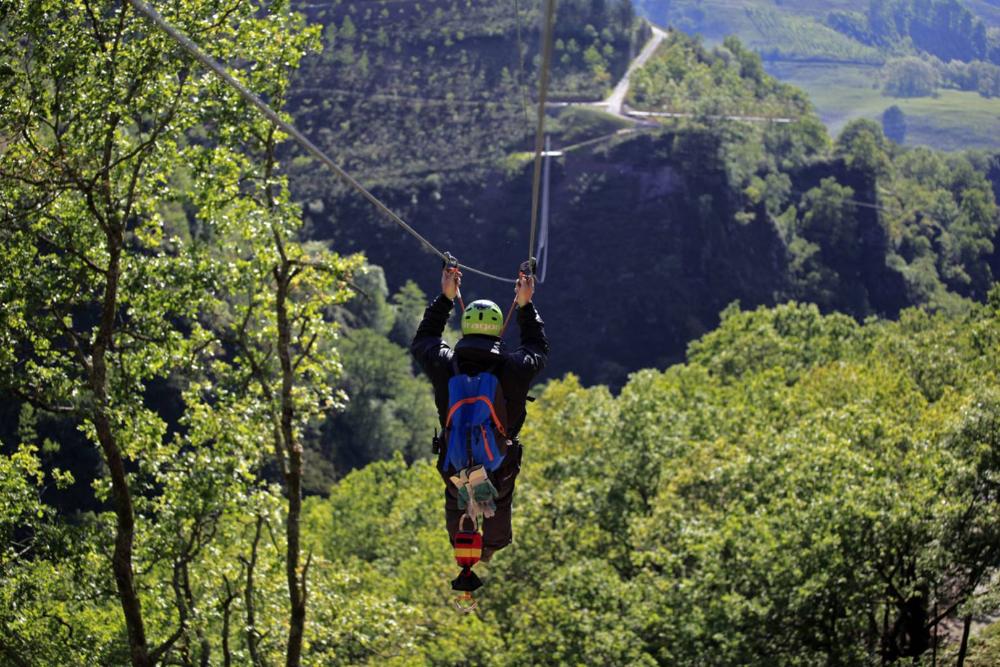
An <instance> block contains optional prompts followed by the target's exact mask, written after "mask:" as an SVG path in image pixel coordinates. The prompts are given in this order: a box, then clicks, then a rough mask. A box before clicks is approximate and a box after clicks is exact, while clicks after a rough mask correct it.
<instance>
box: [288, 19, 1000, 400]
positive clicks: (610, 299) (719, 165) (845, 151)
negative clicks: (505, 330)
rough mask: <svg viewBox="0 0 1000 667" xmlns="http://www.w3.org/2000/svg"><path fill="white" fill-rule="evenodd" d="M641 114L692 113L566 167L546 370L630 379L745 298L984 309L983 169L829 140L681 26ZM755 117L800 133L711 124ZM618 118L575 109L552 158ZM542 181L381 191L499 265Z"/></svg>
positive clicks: (381, 237) (422, 183)
mask: <svg viewBox="0 0 1000 667" xmlns="http://www.w3.org/2000/svg"><path fill="white" fill-rule="evenodd" d="M629 103H630V104H633V105H638V106H639V107H643V108H650V109H654V110H655V109H663V110H670V111H681V112H686V113H690V114H692V117H691V118H690V119H687V120H679V121H678V120H671V121H665V122H664V123H663V124H662V125H658V126H657V125H653V126H648V125H647V126H643V127H639V128H633V129H634V130H636V131H633V132H632V133H630V134H623V135H617V136H615V137H612V138H607V139H605V140H603V141H599V142H597V143H592V144H588V145H585V146H583V147H581V148H579V149H574V150H570V151H568V152H567V153H566V154H565V156H564V157H562V158H559V159H558V160H556V161H555V163H554V165H553V176H552V193H551V194H552V223H551V235H550V241H551V247H552V255H551V266H550V273H549V278H548V281H547V282H546V284H545V285H544V286H543V287H542V289H541V291H540V292H539V296H538V302H539V306H540V309H541V312H542V314H543V316H544V317H545V319H546V321H547V322H548V325H549V331H550V333H551V335H552V337H553V341H554V349H556V350H558V351H559V353H558V354H556V355H554V356H553V359H552V362H551V366H550V369H549V372H550V373H551V376H552V377H557V376H559V375H561V374H562V373H564V372H566V371H573V372H576V373H578V374H579V375H580V376H581V377H582V378H583V379H584V381H585V382H587V383H590V382H604V383H610V384H611V385H613V386H619V385H620V384H621V383H623V381H624V380H625V377H626V376H627V374H628V373H629V372H631V371H634V370H637V369H640V368H644V367H649V366H658V367H663V366H665V365H667V364H668V363H671V362H674V361H677V360H678V359H680V358H681V355H682V354H683V351H684V349H685V347H686V345H687V343H688V341H690V340H691V339H693V338H696V337H697V336H699V335H701V334H702V333H704V332H705V331H707V330H710V329H711V328H712V327H714V326H715V324H716V322H717V315H718V313H719V312H720V311H721V310H722V309H723V308H724V307H725V306H726V305H727V304H728V303H730V302H731V301H733V300H737V299H738V300H740V301H741V302H742V303H744V304H745V305H747V306H756V305H759V304H774V303H776V302H779V301H781V300H784V299H788V298H796V299H802V300H806V301H813V302H816V303H819V304H820V305H821V306H822V307H823V308H824V310H840V311H842V312H846V313H849V314H851V315H853V316H855V317H857V318H859V319H863V318H865V317H868V316H870V315H881V316H886V317H893V316H895V315H896V313H897V312H898V311H899V310H900V309H901V308H904V307H906V306H907V305H913V304H926V305H930V306H933V307H936V308H958V309H961V308H963V307H964V306H963V305H962V301H961V299H962V298H963V297H970V298H975V299H982V298H984V295H985V292H986V290H987V289H988V286H989V284H990V283H991V280H992V275H993V274H992V268H991V266H993V264H992V263H993V262H994V261H995V260H994V257H993V247H994V246H993V241H994V239H995V236H996V233H997V227H998V220H997V209H996V205H995V193H994V191H993V187H992V186H991V179H992V182H993V183H997V182H1000V172H998V170H997V168H996V166H995V162H994V161H992V160H991V158H990V157H988V156H971V157H967V156H961V155H957V156H952V157H944V156H941V155H939V154H935V153H932V152H929V151H926V150H921V151H913V152H907V151H903V150H901V149H899V148H898V147H896V146H894V145H893V144H891V143H890V142H888V141H887V140H886V139H885V137H884V136H883V134H882V130H881V129H880V128H879V127H878V126H877V125H874V126H873V125H871V124H866V123H861V124H855V125H854V126H853V127H852V129H851V130H850V131H849V132H847V133H845V134H844V135H843V136H842V137H841V138H840V139H838V141H837V142H836V143H832V142H831V140H830V139H829V137H828V136H827V134H826V132H825V130H824V128H823V127H822V125H821V124H820V122H819V120H818V118H817V117H816V116H815V114H814V112H813V111H812V108H811V105H810V103H809V101H808V100H807V99H806V97H805V96H804V95H803V94H802V93H801V92H800V91H798V90H796V89H794V88H792V87H790V86H787V85H784V84H781V83H779V82H777V81H776V80H775V79H773V78H772V77H770V76H768V75H767V74H766V73H765V72H764V70H763V67H762V64H761V62H760V59H759V57H758V56H756V55H755V54H753V53H752V52H750V51H749V50H747V49H745V48H744V47H742V46H741V45H740V44H739V42H738V41H732V40H731V41H729V42H727V44H726V46H725V47H723V48H720V49H718V50H711V49H706V48H704V47H703V46H701V45H699V44H698V43H697V41H696V40H693V39H691V38H687V37H685V36H683V35H681V34H679V33H675V34H674V35H673V36H672V37H670V38H669V39H668V41H667V42H665V43H664V44H663V45H662V46H661V49H660V52H659V53H658V54H657V55H656V56H654V58H653V60H652V61H650V63H648V65H647V66H646V68H644V69H643V70H641V71H639V72H638V73H636V74H635V76H634V88H633V91H632V97H631V98H630V102H629ZM761 109H766V110H767V111H768V112H769V113H774V114H777V115H787V116H790V117H792V118H794V122H791V123H774V124H766V123H740V122H730V121H721V120H719V119H718V117H719V116H720V115H722V116H724V115H728V114H733V113H745V112H746V111H747V110H761ZM621 125H622V121H621V120H620V119H613V118H610V117H606V116H602V115H601V114H599V113H596V112H594V111H590V110H586V109H581V108H573V107H570V108H568V109H563V110H562V111H561V112H560V113H559V115H557V116H554V121H553V124H552V127H553V131H554V135H553V139H554V146H556V147H559V146H567V145H575V144H577V143H579V142H580V141H581V140H585V139H587V138H588V137H601V136H606V135H608V134H609V133H613V132H614V131H615V129H617V128H620V127H621ZM295 183H296V182H295V181H294V180H293V187H295ZM323 183H324V184H326V183H327V181H325V180H324V181H323ZM530 183H531V174H530V165H529V164H528V163H527V162H525V161H519V160H517V159H516V157H512V159H511V160H508V162H507V164H506V165H505V166H504V168H503V169H494V170H492V171H485V172H481V173H477V172H473V171H471V170H467V171H463V172H461V173H459V174H451V175H449V174H446V173H445V174H438V175H435V176H433V177H427V178H413V179H411V180H410V181H409V182H408V183H406V184H405V185H404V184H399V185H397V186H395V187H390V186H385V187H382V188H380V189H379V190H378V191H379V194H380V195H382V196H383V197H385V198H386V200H387V201H388V202H389V203H390V205H391V206H393V207H394V208H395V209H396V210H397V211H399V212H401V213H402V214H403V215H404V217H405V218H406V219H407V220H409V221H410V222H411V223H413V224H414V225H415V226H416V227H417V228H418V229H421V230H424V231H425V232H426V233H428V234H429V235H430V236H431V237H432V238H433V239H434V240H435V242H436V243H438V244H439V245H440V246H441V247H444V248H448V249H450V250H451V251H452V252H454V253H456V254H457V255H458V256H459V258H460V259H461V260H463V261H464V262H467V263H469V264H471V265H473V266H481V267H482V266H485V267H490V268H491V269H492V270H494V271H500V272H503V271H504V267H516V266H517V264H518V263H519V262H520V261H521V254H523V253H524V248H525V247H526V246H527V233H528V225H527V222H528V221H527V209H528V202H529V200H530ZM318 202H319V203H318V205H310V206H308V207H307V210H306V218H307V220H308V222H309V225H310V229H311V231H312V233H313V234H315V235H316V236H318V237H320V238H328V239H332V240H333V242H334V244H335V246H336V247H339V248H342V249H344V250H354V249H358V250H364V251H365V252H366V253H367V254H368V257H369V258H370V259H371V261H372V262H374V263H376V264H378V265H381V266H383V267H385V270H386V276H387V278H388V280H389V284H390V286H392V287H393V288H395V287H396V286H398V285H400V284H402V282H403V281H405V280H407V279H414V280H416V281H417V282H418V283H419V284H420V285H421V287H422V288H423V289H424V291H425V292H428V293H433V292H434V291H435V290H437V289H438V287H437V286H436V284H435V283H436V281H437V266H438V264H437V262H436V261H435V260H434V259H433V258H431V257H429V256H428V255H426V254H424V253H420V252H417V251H416V249H415V247H414V244H413V242H412V240H411V239H410V238H408V237H406V236H402V235H400V234H399V233H398V232H397V231H396V230H395V229H392V228H390V227H387V226H386V224H385V223H384V222H382V221H381V220H380V219H379V217H378V215H377V214H376V213H375V212H373V211H372V210H371V209H370V207H369V206H368V205H367V204H366V203H365V202H363V201H360V200H358V199H355V198H353V197H347V198H345V197H340V196H337V194H336V191H328V192H327V193H325V194H324V195H323V196H322V197H321V198H318ZM833 230H837V231H833ZM466 285H467V296H468V297H470V298H472V297H476V298H479V297H489V298H493V299H495V300H497V301H505V300H506V299H507V297H506V295H504V294H503V291H504V288H499V289H498V287H497V285H494V284H492V283H489V282H484V281H483V280H481V279H477V278H476V277H474V276H471V275H470V276H467V278H466ZM580 304H584V307H583V308H582V309H581V307H580Z"/></svg>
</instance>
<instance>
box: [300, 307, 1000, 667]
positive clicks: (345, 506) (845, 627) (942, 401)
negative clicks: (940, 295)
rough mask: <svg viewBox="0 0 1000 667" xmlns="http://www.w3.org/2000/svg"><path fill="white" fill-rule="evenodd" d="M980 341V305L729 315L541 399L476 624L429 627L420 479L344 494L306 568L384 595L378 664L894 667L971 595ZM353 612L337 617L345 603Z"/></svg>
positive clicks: (436, 499)
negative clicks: (623, 380)
mask: <svg viewBox="0 0 1000 667" xmlns="http://www.w3.org/2000/svg"><path fill="white" fill-rule="evenodd" d="M997 341H1000V319H998V317H997V313H996V311H995V310H994V308H993V306H985V307H981V308H977V309H975V310H974V311H973V312H971V313H969V314H968V315H963V316H958V317H950V318H949V317H945V316H941V315H938V316H930V315H928V314H926V313H924V312H922V311H907V312H906V313H905V314H904V315H903V316H902V317H901V320H900V321H899V322H898V323H887V322H871V323H868V324H866V325H864V326H862V325H858V324H857V323H855V322H854V321H852V320H850V319H849V318H846V317H843V316H830V317H824V316H822V315H820V313H819V311H818V310H817V309H816V308H815V307H814V306H804V305H797V304H794V303H793V304H788V305H784V306H779V307H777V308H774V309H758V310H755V311H741V310H739V308H737V307H732V308H730V309H728V310H727V311H726V313H724V314H723V321H722V324H721V326H720V328H719V329H718V330H717V331H715V332H713V333H711V334H709V335H708V336H706V337H704V338H703V339H701V340H700V341H699V342H697V343H696V344H694V345H692V347H691V349H690V353H689V360H688V363H687V364H685V365H683V366H676V367H673V368H670V369H668V370H667V371H665V372H655V371H644V372H641V373H638V374H636V375H634V376H633V377H632V379H631V381H630V382H629V384H628V385H627V386H626V387H625V389H624V390H623V392H622V394H621V395H620V397H618V398H613V397H612V396H611V395H609V394H608V393H607V391H606V390H604V389H602V388H594V389H584V388H582V387H581V386H580V385H579V383H578V382H577V381H576V380H575V379H574V378H572V377H570V378H567V379H566V380H564V381H560V382H556V383H551V384H550V385H549V386H548V387H547V388H546V390H545V392H544V393H543V395H542V398H541V400H540V401H539V403H538V404H536V405H534V406H532V414H531V415H530V417H529V420H528V427H527V429H526V432H525V442H526V443H528V444H527V449H526V455H525V463H524V470H523V472H522V477H521V481H520V483H519V487H518V491H517V494H518V495H517V500H516V508H515V533H516V543H515V544H514V546H513V547H511V549H510V550H509V551H504V552H501V553H500V554H499V555H498V556H496V557H495V559H494V561H493V562H492V563H491V564H490V565H489V566H488V568H487V571H488V576H489V581H488V583H487V588H486V589H484V592H483V594H482V600H483V605H484V607H483V611H482V612H481V617H480V619H464V618H462V617H460V616H455V615H454V614H451V613H449V612H447V611H446V608H447V600H446V597H447V594H446V593H443V592H442V589H441V585H442V584H443V583H444V581H445V580H446V579H447V577H448V576H450V575H448V574H447V569H446V568H445V569H444V571H442V568H444V566H445V564H446V563H447V562H448V554H447V553H446V551H445V550H444V549H445V547H446V546H447V540H446V539H445V534H444V530H443V526H442V525H439V522H440V514H439V511H440V508H439V503H440V502H441V500H440V496H438V495H437V492H436V489H438V488H439V487H440V480H439V479H438V478H437V477H436V474H435V473H434V471H433V470H431V469H430V468H428V467H427V466H426V465H425V464H418V465H415V466H414V467H413V468H411V469H406V468H405V467H404V466H403V463H402V461H401V460H399V459H397V461H396V462H393V463H389V464H377V465H375V466H372V467H369V468H368V469H366V470H364V471H359V472H357V473H354V474H352V475H349V476H348V477H347V478H346V479H345V480H344V481H343V482H341V483H340V484H339V485H338V486H337V487H336V488H335V489H334V491H333V494H332V495H331V497H330V499H329V500H325V501H316V502H315V503H314V504H313V505H312V507H311V512H312V514H311V515H310V516H311V517H312V518H311V519H310V526H311V529H312V530H314V531H315V533H314V534H315V535H316V536H317V538H318V539H319V540H320V541H321V542H322V543H323V544H324V545H325V549H326V551H325V552H324V553H325V555H326V557H327V558H330V559H332V560H334V561H336V562H340V563H342V564H343V565H344V567H349V568H350V569H352V570H353V571H359V572H367V573H370V574H368V575H366V576H370V577H371V580H370V581H371V582H372V583H371V584H370V586H371V587H370V588H367V589H364V590H367V591H370V593H371V594H379V593H380V592H383V591H386V590H387V588H386V587H389V588H388V590H389V591H391V594H394V595H395V599H396V600H397V607H396V608H395V609H394V611H393V613H392V618H393V619H394V620H395V621H396V622H397V623H399V624H400V625H399V626H397V627H399V628H400V630H401V633H400V634H401V636H403V637H406V638H407V639H406V644H405V645H404V644H400V645H399V646H398V647H397V648H394V649H386V650H389V655H390V656H393V655H398V653H397V651H400V650H405V651H408V652H410V653H411V654H412V655H413V656H419V657H418V658H417V659H418V661H420V662H425V663H429V664H436V663H437V662H439V661H443V660H442V659H443V658H445V659H453V658H454V656H456V655H458V653H456V652H457V651H460V650H461V649H459V646H465V647H468V646H469V644H470V643H471V646H472V647H473V649H475V650H485V649H486V647H489V649H490V650H492V651H493V653H492V656H493V657H492V659H491V661H492V662H497V663H499V664H523V662H525V661H532V660H537V659H538V656H540V655H545V656H548V657H547V658H546V659H548V660H551V661H552V662H554V663H559V664H572V663H582V664H592V663H597V662H599V663H606V664H679V665H687V664H692V665H693V664H704V663H705V662H711V663H712V664H719V665H737V664H738V665H757V664H759V665H765V664H767V665H813V664H829V663H830V662H833V663H836V664H842V665H865V664H869V663H870V662H871V661H873V660H878V659H880V657H881V658H883V659H885V660H886V661H888V662H894V661H896V660H909V659H911V658H916V657H919V656H920V655H922V654H924V653H925V652H927V651H930V650H931V649H932V645H931V643H932V642H933V637H934V636H935V634H934V632H933V630H934V626H935V624H937V623H939V622H941V621H942V620H946V619H953V618H954V617H955V616H956V614H959V613H963V612H962V611H961V610H964V609H966V608H970V607H971V606H974V605H979V607H977V608H979V609H980V610H982V611H986V609H987V607H985V606H982V605H984V604H987V602H988V601H989V600H990V599H992V598H991V597H990V596H991V595H992V594H993V593H994V592H995V591H994V588H993V586H994V585H993V583H991V582H992V581H994V580H993V576H994V575H995V574H996V572H997V568H998V567H1000V552H998V551H997V549H996V544H997V543H998V542H997V541H996V538H995V536H993V535H992V533H993V532H994V531H995V526H992V525H991V524H988V523H981V522H988V517H990V516H991V515H992V513H994V512H995V511H996V508H997V506H996V503H997V502H1000V496H997V495H996V489H995V488H994V487H995V480H994V481H991V480H992V479H993V476H995V474H996V465H997V462H998V460H1000V459H997V457H996V452H997V447H998V444H1000V443H998V442H997V440H996V438H995V434H996V433H997V430H996V428H995V421H994V420H996V419H997V418H998V416H1000V397H997V396H995V395H994V392H992V391H991V389H990V388H989V387H990V386H991V384H992V383H993V382H994V381H995V377H996V374H997V372H998V370H1000V368H998V367H997V365H996V363H995V360H994V359H993V356H992V355H991V354H990V353H989V350H990V349H992V346H993V345H995V344H996V342H997ZM387 488H388V489H392V493H389V494H386V493H383V492H380V489H387ZM404 517H405V518H404ZM401 535H405V536H406V538H405V542H403V543H400V541H399V537H400V536H401ZM389 573H392V576H391V577H389V578H387V577H388V576H389ZM375 582H377V583H375ZM390 582H391V583H390ZM355 600H356V602H354V603H353V604H352V605H351V606H350V607H349V608H348V610H345V612H344V613H346V614H353V613H357V612H355V611H354V610H361V609H363V608H364V606H365V605H367V604H369V603H368V602H367V601H366V600H367V597H366V596H364V595H357V596H356V597H355ZM992 604H993V606H991V607H988V608H989V609H990V610H995V603H992ZM934 609H938V610H940V612H941V615H940V616H934V612H933V610H934ZM417 618H420V619H422V620H421V621H419V622H417V621H416V620H415V619H417ZM459 628H461V630H459ZM461 632H466V633H467V634H466V635H464V636H462V635H461ZM937 636H938V637H940V638H942V641H946V640H944V639H943V638H944V637H945V634H944V633H943V632H942V633H940V634H939V635H937ZM458 637H462V638H461V639H459V638H458ZM375 641H384V640H375ZM454 642H458V643H454ZM938 650H939V651H940V650H942V648H941V647H938ZM373 659H374V658H365V659H362V660H361V661H366V660H373Z"/></svg>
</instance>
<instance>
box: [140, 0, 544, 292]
mask: <svg viewBox="0 0 1000 667" xmlns="http://www.w3.org/2000/svg"><path fill="white" fill-rule="evenodd" d="M549 1H550V2H552V1H553V0H549ZM129 2H130V3H131V5H132V6H133V7H134V8H135V10H136V11H137V12H139V13H140V14H142V15H143V16H145V17H146V18H147V19H149V20H150V21H152V22H153V24H154V25H156V27H158V28H159V29H160V30H162V31H163V32H165V33H166V34H167V35H168V36H169V37H170V38H171V39H173V40H174V41H175V42H177V43H178V44H179V45H180V46H181V47H183V48H184V50H185V51H187V52H188V53H189V54H191V56H193V57H194V58H195V60H197V61H198V62H200V63H201V64H202V65H204V66H205V67H207V68H208V69H210V70H211V71H212V72H214V73H215V74H216V75H217V76H218V77H219V78H220V79H222V81H223V82H225V83H226V84H228V85H229V86H231V87H232V88H233V89H235V90H236V92H237V93H239V94H240V97H242V98H243V99H244V100H246V101H247V102H249V103H250V104H252V105H253V106H255V107H257V109H258V110H259V111H260V112H261V113H262V114H263V115H264V116H265V117H266V118H267V119H268V120H269V121H271V122H272V123H274V124H275V125H276V126H278V127H279V128H281V129H282V130H283V131H284V132H286V133H287V134H288V135H289V136H290V137H292V139H294V140H295V141H296V142H297V143H298V144H299V145H300V146H302V148H304V149H305V150H306V151H307V152H309V153H310V154H312V155H313V156H314V157H315V158H316V159H318V160H319V161H320V162H322V163H323V164H324V165H326V166H327V168H329V169H330V170H331V171H332V172H333V173H334V174H336V175H337V176H338V177H339V178H340V179H341V180H343V181H344V182H345V183H347V184H348V185H349V186H350V187H352V188H354V189H355V190H357V191H358V192H359V193H361V195H362V196H363V197H364V198H365V199H367V200H368V201H369V202H371V204H372V205H373V206H374V207H375V208H376V209H378V210H379V211H380V212H381V213H382V214H383V215H385V216H386V217H387V218H389V220H391V221H392V222H394V223H396V224H397V225H399V226H400V227H401V228H403V230H405V231H406V232H407V233H409V234H410V235H411V236H412V237H413V238H415V239H417V241H419V242H420V243H421V244H422V245H423V246H424V248H426V249H427V250H430V251H431V252H433V253H434V254H436V255H437V256H438V257H440V258H441V259H442V260H443V259H446V257H445V254H444V253H443V252H442V251H440V250H438V249H437V247H436V246H434V244H433V243H431V242H430V241H428V240H427V239H426V238H424V237H423V236H422V235H421V234H420V232H418V231H417V230H416V229H414V228H413V227H411V226H410V225H409V224H407V222H406V221H405V220H403V219H402V218H401V217H399V216H398V215H397V214H396V213H395V212H394V211H393V210H392V209H390V208H389V207H388V206H386V205H385V204H383V203H382V202H381V201H380V200H379V199H378V197H376V196H375V195H373V194H372V193H371V192H369V191H368V190H367V189H366V188H365V187H364V186H363V185H361V183H359V182H358V181H357V180H356V179H355V178H354V177H353V176H351V175H350V174H348V173H347V172H346V171H344V170H343V169H341V168H340V166H338V165H337V163H335V162H334V161H333V160H332V159H331V158H330V157H329V156H328V155H327V154H326V153H324V152H323V151H322V150H321V149H320V148H319V147H318V146H316V144H314V143H313V142H312V141H310V140H309V139H308V138H307V137H306V136H305V135H304V134H302V133H301V132H299V130H298V129H297V128H296V127H295V126H294V125H292V124H291V123H289V122H287V121H285V120H284V119H282V118H281V116H279V115H278V114H277V112H275V111H274V109H272V108H271V107H270V106H268V104H267V103H266V102H264V101H263V100H262V99H260V97H258V96H257V95H256V94H255V93H253V92H252V91H251V90H250V89H249V88H247V87H246V86H244V85H243V84H242V83H240V82H239V81H237V80H236V79H235V78H234V77H233V75H232V74H230V73H229V72H228V71H227V70H226V68H225V67H223V66H222V65H221V64H220V63H219V62H218V61H217V60H215V59H214V58H212V57H211V56H210V55H208V54H207V53H205V52H204V51H202V50H201V48H200V47H199V46H198V45H197V44H195V43H194V42H193V41H191V39H190V38H188V37H187V35H184V34H183V33H181V32H180V31H178V30H177V29H176V28H174V27H173V26H172V25H170V24H169V23H167V21H166V19H164V18H163V17H162V16H161V15H160V14H159V12H157V11H156V10H155V9H154V8H153V7H152V6H150V5H149V4H148V3H146V2H144V1H143V0H129ZM461 268H462V269H463V270H465V271H469V272H470V273H475V274H478V275H480V276H483V277H485V278H491V279H493V280H499V281H501V282H505V283H510V282H511V281H512V279H511V278H504V277H503V276H498V275H496V274H493V273H488V272H486V271H481V270H479V269H475V268H473V267H471V266H464V265H463V266H462V267H461Z"/></svg>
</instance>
